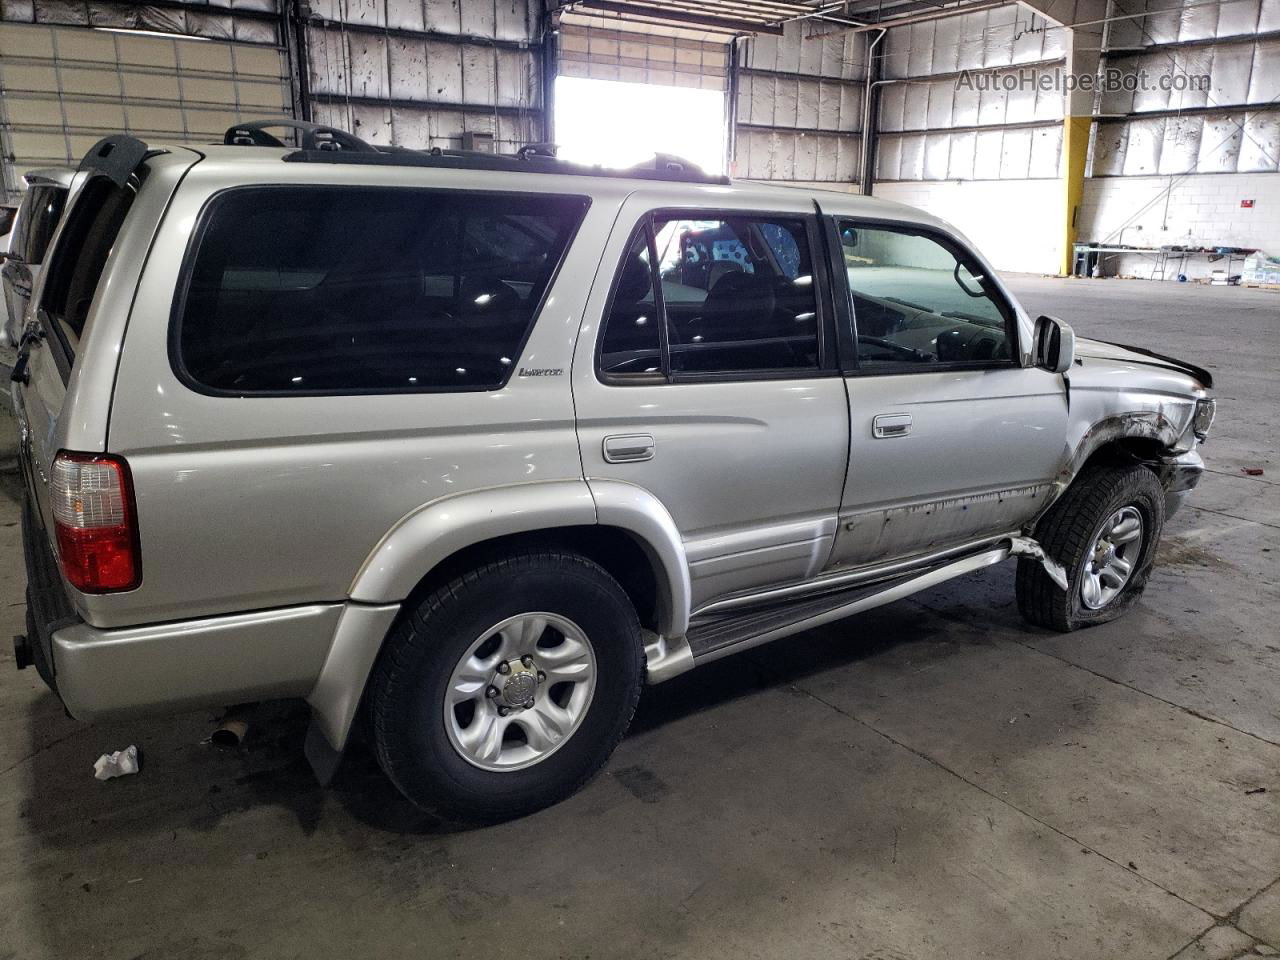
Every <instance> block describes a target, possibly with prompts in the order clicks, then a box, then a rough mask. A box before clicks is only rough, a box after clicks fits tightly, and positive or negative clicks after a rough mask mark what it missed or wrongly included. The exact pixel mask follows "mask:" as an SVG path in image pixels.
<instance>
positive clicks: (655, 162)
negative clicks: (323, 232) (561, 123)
mask: <svg viewBox="0 0 1280 960" xmlns="http://www.w3.org/2000/svg"><path fill="white" fill-rule="evenodd" d="M272 127H283V128H286V129H290V130H295V131H297V132H298V134H299V137H298V139H299V141H300V143H301V146H300V148H299V149H297V150H295V151H293V152H292V153H290V154H287V155H286V156H285V157H284V160H285V162H286V163H354V164H367V165H373V166H407V167H436V168H439V169H446V170H493V171H498V172H502V173H559V174H565V175H569V176H585V177H617V178H624V179H640V180H667V181H675V182H680V183H718V184H727V183H729V178H728V177H726V176H722V175H720V174H711V173H706V172H704V171H703V170H702V168H700V167H698V166H696V165H695V164H692V163H690V162H689V161H687V160H683V159H681V158H680V157H676V156H672V155H671V154H666V153H656V154H654V157H653V159H652V160H650V161H647V162H646V163H641V164H637V165H635V166H633V167H627V168H625V169H611V168H608V167H600V166H587V165H585V164H579V163H569V162H568V161H565V160H561V159H559V158H558V157H557V156H556V146H555V144H550V143H530V144H526V145H525V146H523V147H521V148H520V149H519V150H518V151H516V153H515V155H514V156H512V155H502V154H492V153H481V152H479V151H473V150H442V149H441V148H440V147H433V148H432V149H430V150H413V149H410V148H408V147H384V146H377V145H375V144H372V143H368V142H367V141H365V140H361V139H360V138H359V137H357V136H355V135H353V134H350V133H347V132H346V131H345V130H339V129H337V128H336V127H328V126H324V125H322V124H318V123H307V122H306V121H303V120H290V119H287V118H272V119H269V120H255V121H252V122H249V123H240V124H236V126H234V127H231V128H230V129H228V130H227V132H226V134H225V135H224V136H223V140H222V142H223V143H226V144H238V145H240V146H257V147H287V146H289V145H288V144H286V143H285V142H284V141H283V140H280V139H279V138H278V137H276V136H274V135H272V134H270V133H267V132H266V130H267V129H269V128H272Z"/></svg>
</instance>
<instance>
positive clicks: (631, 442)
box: [604, 433, 658, 463]
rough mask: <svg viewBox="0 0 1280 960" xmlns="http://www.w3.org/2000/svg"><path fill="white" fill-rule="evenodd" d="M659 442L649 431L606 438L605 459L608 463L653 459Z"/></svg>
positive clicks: (637, 461)
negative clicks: (655, 440) (656, 441)
mask: <svg viewBox="0 0 1280 960" xmlns="http://www.w3.org/2000/svg"><path fill="white" fill-rule="evenodd" d="M657 447H658V445H657V443H655V442H654V439H653V437H651V436H649V434H647V433H628V434H620V435H616V436H612V437H605V438H604V459H605V462H607V463H639V462H640V461H641V460H652V459H653V454H654V452H655V451H656V450H657Z"/></svg>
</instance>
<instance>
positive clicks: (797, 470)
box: [13, 124, 1214, 819]
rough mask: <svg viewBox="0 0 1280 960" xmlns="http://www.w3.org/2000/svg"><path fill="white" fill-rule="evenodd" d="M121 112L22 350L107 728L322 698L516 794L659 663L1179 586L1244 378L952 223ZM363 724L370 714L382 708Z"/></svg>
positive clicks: (574, 749)
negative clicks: (1046, 295)
mask: <svg viewBox="0 0 1280 960" xmlns="http://www.w3.org/2000/svg"><path fill="white" fill-rule="evenodd" d="M293 126H295V127H297V128H299V131H300V133H301V139H302V142H303V146H302V147H301V148H300V149H292V148H289V147H285V146H283V145H282V144H281V143H280V142H279V141H278V140H276V139H275V138H274V137H272V136H270V135H269V134H267V133H266V132H265V130H264V129H263V125H252V124H251V125H247V126H242V127H237V128H233V129H232V130H230V131H228V134H227V144H226V145H220V146H212V147H207V148H203V147H201V148H197V147H189V146H169V147H151V146H148V145H146V144H143V143H140V142H139V141H137V140H134V139H131V138H128V137H115V138H109V139H108V140H106V141H104V142H103V143H102V144H100V145H99V146H97V147H95V148H94V150H93V151H91V152H90V154H89V156H88V157H86V159H85V161H84V164H83V165H82V170H83V171H84V174H83V182H78V183H77V186H76V188H75V191H74V194H73V197H72V199H71V203H70V207H69V210H68V213H67V216H66V218H65V220H64V222H63V225H62V226H61V227H60V228H59V231H58V234H57V237H56V238H55V246H54V252H53V257H52V261H51V263H50V265H49V267H48V269H47V270H46V271H45V273H44V274H43V276H42V277H41V280H40V282H39V283H38V285H37V289H36V292H35V297H36V299H35V304H36V309H35V310H34V311H33V321H32V324H33V325H32V326H31V327H29V330H28V334H27V336H26V337H25V339H24V343H23V346H22V351H21V353H20V355H19V358H18V363H17V366H16V367H15V370H14V379H15V381H16V382H15V384H14V389H13V393H14V399H15V402H16V409H17V413H18V418H19V422H20V427H21V430H22V438H23V441H22V450H21V459H22V463H23V468H24V473H25V479H26V486H27V490H28V493H29V497H28V503H27V509H26V512H25V517H26V524H25V542H26V546H27V565H28V572H29V580H30V584H31V587H30V617H29V628H28V633H29V636H27V637H20V638H18V644H17V651H18V659H19V663H20V664H21V663H26V662H34V663H35V664H36V665H37V666H38V667H39V669H40V671H41V672H42V674H43V675H44V677H45V679H46V680H47V681H48V682H49V683H50V685H51V686H53V687H54V688H55V689H56V690H57V692H58V694H59V695H60V696H61V697H62V699H63V701H64V702H65V704H66V706H67V709H68V710H69V711H70V712H71V713H72V714H73V715H74V716H76V717H79V718H82V719H86V720H92V719H95V718H99V717H108V716H115V715H120V714H128V713H138V712H148V711H149V712H162V711H172V710H176V709H180V708H187V707H192V706H200V705H225V704H237V703H243V702H246V701H252V700H258V699H264V698H272V697H299V698H304V699H305V700H306V701H307V703H309V704H310V706H311V709H312V712H313V723H312V730H311V734H310V735H309V737H308V755H309V757H310V758H311V760H312V762H313V764H314V765H315V766H316V768H317V771H318V772H319V773H321V775H322V777H324V776H327V775H329V774H330V773H331V772H332V769H333V767H334V765H335V763H336V760H337V758H338V757H339V756H340V753H341V751H342V750H343V749H344V748H345V746H346V743H347V740H348V736H349V733H350V731H351V728H352V725H353V723H354V722H356V721H357V718H358V717H359V718H363V719H362V720H361V722H367V723H368V724H369V726H370V728H371V735H372V742H373V744H374V746H375V749H376V752H377V755H378V758H379V760H380V762H381V764H382V766H383V768H384V769H385V770H386V772H387V774H388V775H389V776H390V777H391V779H392V780H393V781H394V782H395V783H396V784H397V785H398V786H399V787H400V789H401V790H403V791H404V793H405V794H406V795H408V796H409V797H410V798H411V799H413V800H414V801H415V802H417V803H419V804H420V805H422V806H424V807H427V808H431V809H435V810H439V811H442V812H444V813H446V814H448V815H450V816H455V817H465V818H474V819H494V818H501V817H509V816H515V815H519V814H522V813H526V812H528V811H531V810H534V809H537V808H539V807H541V806H545V805H547V804H550V803H553V802H555V801H557V800H559V799H560V798H562V797H564V796H566V795H567V794H568V793H570V792H571V791H573V790H574V789H576V788H577V787H578V786H580V785H581V784H582V783H584V782H585V781H586V780H587V779H588V778H589V777H590V776H591V775H592V774H593V773H595V772H596V771H597V770H598V769H599V768H600V767H601V765H602V764H603V763H604V762H605V760H606V759H607V758H608V756H609V753H610V751H611V750H612V749H613V747H614V745H615V744H616V743H617V742H618V740H619V738H621V737H622V735H623V733H624V731H625V730H626V727H627V724H628V722H629V721H630V718H631V715H632V712H633V710H634V708H635V705H636V701H637V699H638V697H639V696H640V691H641V687H642V685H643V684H644V683H645V681H646V679H647V680H648V682H658V681H662V680H665V679H667V678H669V677H672V676H675V675H676V674H679V673H681V672H683V671H686V670H688V669H690V668H692V667H695V666H697V665H698V664H701V663H705V662H707V661H710V660H714V659H716V658H719V657H722V656H725V655H727V654H730V653H733V652H735V651H738V650H742V649H745V648H748V647H751V646H754V645H756V644H760V643H764V642H766V641H771V640H776V639H779V638H782V637H786V636H789V635H792V634H795V633H798V632H800V631H802V630H805V629H807V628H809V627H812V626H815V625H817V624H821V623H826V622H829V621H832V620H834V619H837V618H840V617H845V616H848V615H850V614H854V613H857V612H859V611H862V610H866V609H868V608H870V607H874V606H876V605H879V604H884V603H888V602H890V601H892V600H896V599H898V598H901V597H905V596H907V595H909V594H911V593H914V592H916V591H919V590H923V589H926V588H928V587H931V586H934V585H936V584H938V583H941V582H943V581H945V580H947V579H949V578H952V577H955V576H958V575H960V574H963V573H967V572H970V571H974V570H978V569H981V568H983V567H985V566H988V565H990V564H995V563H999V562H1001V561H1003V560H1005V559H1007V558H1009V557H1013V556H1016V557H1018V564H1019V571H1018V580H1017V590H1018V601H1019V605H1020V608H1021V610H1022V612H1023V614H1024V615H1025V616H1026V618H1027V619H1028V620H1029V621H1030V622H1031V623H1034V624H1036V625H1039V626H1044V627H1049V628H1052V629H1057V630H1073V629H1076V628H1078V627H1084V626H1088V625H1090V624H1094V623H1099V622H1102V621H1104V620H1109V619H1111V618H1113V617H1116V616H1119V615H1120V614H1121V613H1123V612H1124V611H1125V610H1126V609H1127V608H1128V607H1129V606H1130V605H1131V604H1133V603H1134V601H1135V600H1136V599H1137V598H1138V596H1139V595H1140V594H1141V592H1142V589H1143V587H1144V585H1145V584H1146V582H1147V578H1148V575H1149V573H1150V571H1151V566H1152V563H1153V561H1154V557H1155V553H1156V545H1157V542H1158V540H1159V537H1160V530H1161V526H1162V524H1163V523H1164V520H1165V518H1166V517H1167V516H1168V515H1169V514H1170V513H1172V512H1173V510H1174V509H1176V508H1177V507H1178V505H1179V504H1180V502H1181V501H1182V500H1183V498H1185V496H1186V495H1187V492H1188V491H1189V490H1190V489H1191V487H1193V486H1194V485H1195V483H1196V482H1197V480H1198V479H1199V477H1200V473H1201V470H1202V463H1201V460H1200V456H1199V454H1198V452H1197V446H1198V443H1199V441H1200V440H1201V439H1203V438H1204V436H1205V435H1206V433H1207V431H1208V429H1209V426H1210V423H1211V421H1212V417H1213V411H1214V403H1213V400H1212V399H1210V398H1209V395H1208V389H1209V387H1210V386H1211V381H1210V377H1209V375H1208V374H1207V373H1205V372H1204V371H1203V370H1199V369H1198V368H1196V367H1193V366H1190V365H1188V364H1184V363H1181V362H1179V361H1176V360H1171V359H1169V358H1166V357H1161V356H1157V355H1155V354H1151V353H1148V352H1146V351H1143V350H1140V349H1137V348H1128V347H1119V346H1113V345H1109V344H1104V343H1096V342H1090V341H1075V340H1074V338H1073V336H1072V332H1071V330H1070V328H1069V327H1068V326H1067V325H1066V324H1064V323H1061V322H1059V321H1057V320H1054V319H1051V318H1047V317H1041V318H1040V319H1038V320H1033V319H1032V318H1031V317H1029V316H1028V315H1027V314H1026V313H1025V312H1024V311H1023V310H1022V308H1021V307H1020V306H1019V305H1018V303H1017V301H1016V300H1015V299H1014V298H1013V297H1012V296H1011V295H1010V294H1009V292H1008V290H1007V289H1006V288H1005V287H1004V285H1003V284H1002V283H1001V282H1000V280H999V278H998V277H997V276H996V275H995V273H994V271H992V269H991V268H990V266H989V265H988V264H987V263H986V262H985V261H984V260H983V259H982V257H981V256H980V255H979V254H978V253H977V252H976V251H974V250H973V248H972V247H971V246H970V245H969V244H968V243H967V242H966V241H965V239H964V238H963V237H961V236H960V235H958V234H957V233H956V232H955V231H954V230H952V229H951V228H950V227H948V226H947V225H946V224H945V223H942V222H941V221H939V220H937V219H936V218H934V217H932V216H930V215H929V214H927V213H924V212H922V211H919V210H914V209H911V208H908V207H904V206H899V205H897V204H891V203H884V202H881V201H879V200H874V199H870V198H864V197H858V196H851V195H848V194H843V193H822V192H813V191H807V190H798V189H788V188H777V187H768V186H759V185H755V184H743V183H735V182H730V181H729V180H727V179H724V178H720V177H710V176H704V175H702V174H701V173H699V172H698V171H696V170H692V169H690V168H687V167H685V166H682V165H681V164H680V163H678V162H677V161H674V160H672V159H670V158H660V159H659V160H658V161H657V162H655V164H654V165H652V166H650V167H646V168H643V169H632V170H629V171H624V172H609V171H604V170H599V169H587V168H580V167H573V166H571V165H568V164H563V163H560V162H558V161H555V160H554V159H549V158H547V157H545V156H542V155H540V154H539V152H537V151H527V152H525V153H524V154H523V155H522V156H521V157H494V156H487V155H467V154H457V153H447V152H439V151H433V152H431V153H420V152H415V151H404V150H396V151H386V150H380V149H375V148H373V147H370V146H368V145H366V144H364V143H362V142H361V141H359V140H356V139H355V138H354V137H351V136H350V135H348V134H344V133H341V132H340V131H334V130H331V129H328V128H319V127H313V126H310V125H305V124H293ZM362 705H363V709H361V706H362Z"/></svg>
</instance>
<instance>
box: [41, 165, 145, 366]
mask: <svg viewBox="0 0 1280 960" xmlns="http://www.w3.org/2000/svg"><path fill="white" fill-rule="evenodd" d="M135 195H136V193H135V191H134V189H133V188H132V187H130V186H125V187H118V186H116V185H115V184H114V183H112V182H111V181H110V180H107V179H106V178H105V177H96V178H94V179H92V180H90V181H89V182H88V183H87V184H85V186H84V189H83V190H82V191H81V193H80V195H79V196H78V197H77V198H76V202H75V203H74V204H73V205H72V207H71V211H70V213H68V214H67V225H66V228H65V229H64V230H63V232H62V238H61V240H60V241H59V243H58V246H57V248H56V249H55V250H54V251H53V254H52V259H51V261H50V263H49V276H48V279H47V280H46V281H45V286H44V295H43V299H42V300H41V304H40V306H41V309H42V311H43V313H44V315H45V319H46V321H47V322H48V323H49V324H50V325H51V326H52V327H53V330H54V332H55V334H56V335H57V338H58V341H59V343H60V345H61V346H62V348H63V349H64V350H65V351H66V352H67V354H69V355H70V356H74V355H75V352H76V349H77V347H78V346H79V343H80V337H81V336H82V335H83V333H84V323H85V320H86V319H87V318H88V316H89V308H90V306H92V304H93V297H94V294H95V293H96V292H97V290H98V281H99V280H101V278H102V268H103V267H104V266H105V265H106V262H107V257H108V256H110V254H111V248H112V247H113V246H114V245H115V242H116V237H117V236H119V234H120V227H121V226H122V225H123V224H124V220H125V217H126V216H127V215H128V213H129V208H130V207H131V206H133V198H134V196H135Z"/></svg>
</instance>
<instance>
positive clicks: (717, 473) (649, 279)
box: [573, 192, 848, 609]
mask: <svg viewBox="0 0 1280 960" xmlns="http://www.w3.org/2000/svg"><path fill="white" fill-rule="evenodd" d="M656 201H657V198H656V197H655V198H647V197H646V196H645V194H644V192H639V193H637V194H633V195H632V196H631V197H630V198H629V199H628V200H627V202H626V203H625V204H624V205H623V208H622V213H621V215H620V217H619V220H618V225H617V227H616V228H615V231H614V235H613V237H612V238H611V239H610V242H609V245H608V247H607V248H606V250H605V253H604V258H603V261H602V264H603V266H602V268H601V275H600V282H599V283H597V284H596V286H595V288H594V289H593V291H592V295H591V300H590V302H589V304H588V312H587V317H588V319H589V320H591V319H592V318H599V321H600V322H599V324H598V325H596V326H595V328H594V329H592V328H591V327H590V326H584V331H583V336H582V337H580V338H579V343H578V347H577V350H576V355H575V362H574V370H573V377H574V400H575V404H576V406H577V416H578V436H579V441H580V444H581V449H582V459H583V468H584V470H585V473H586V477H587V479H588V481H589V482H590V481H595V480H599V479H609V480H621V481H625V482H627V483H632V484H635V485H637V486H639V487H642V488H643V489H644V490H646V491H648V492H649V493H650V494H652V495H653V496H654V497H656V498H657V499H658V500H659V501H661V503H662V504H663V505H664V506H665V508H666V509H667V511H668V512H669V513H670V515H671V517H672V519H673V520H674V522H675V525H676V527H677V528H678V529H679V531H680V534H681V537H682V539H683V541H684V546H685V552H686V555H687V557H688V560H689V573H690V580H691V586H692V591H693V606H694V608H695V609H696V608H697V607H698V606H700V605H702V604H705V603H706V602H708V601H711V600H714V599H716V598H717V597H722V596H725V595H726V594H730V593H736V592H739V591H744V590H751V589H753V588H757V587H762V586H765V585H769V584H773V583H779V582H784V581H792V580H798V579H802V578H805V577H810V576H813V575H815V574H816V573H818V572H820V571H821V570H822V568H823V567H824V566H825V564H826V563H827V560H828V558H829V556H830V552H831V546H832V542H833V537H834V533H835V520H836V508H837V504H838V503H839V500H840V488H841V486H842V484H843V481H844V473H845V459H846V456H847V453H848V407H847V404H846V401H845V391H844V384H843V382H842V380H841V378H840V375H839V371H838V369H837V367H836V362H835V350H834V344H833V342H832V335H831V332H832V329H833V328H832V319H831V313H832V311H831V302H830V299H829V291H828V289H827V288H826V285H825V277H824V276H822V275H820V272H819V271H818V269H817V267H818V265H819V264H820V263H822V258H821V256H820V254H819V253H818V251H820V250H821V249H822V247H823V241H822V238H821V236H820V234H819V232H818V220H817V218H816V217H815V216H814V215H813V206H812V203H809V202H806V201H805V200H804V198H803V196H802V195H799V194H797V198H796V200H795V201H790V200H787V201H786V202H785V203H784V204H783V205H782V207H781V208H779V207H777V206H771V207H769V208H768V209H761V210H751V209H746V210H742V209H733V210H724V209H713V208H708V209H697V210H691V209H687V208H682V209H679V210H663V209H661V208H659V207H658V206H657V202H656ZM601 327H602V328H603V329H602V332H600V333H599V334H598V335H597V333H596V331H597V330H600V328H601Z"/></svg>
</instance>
